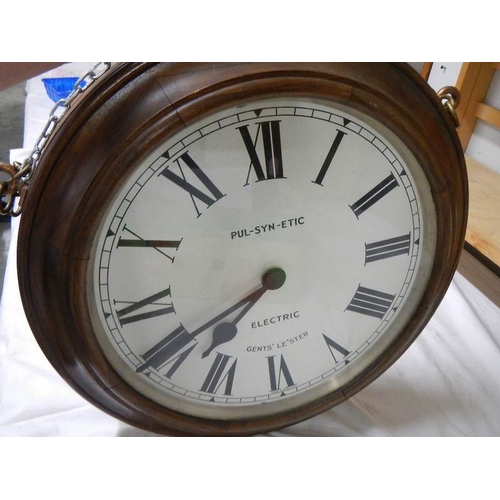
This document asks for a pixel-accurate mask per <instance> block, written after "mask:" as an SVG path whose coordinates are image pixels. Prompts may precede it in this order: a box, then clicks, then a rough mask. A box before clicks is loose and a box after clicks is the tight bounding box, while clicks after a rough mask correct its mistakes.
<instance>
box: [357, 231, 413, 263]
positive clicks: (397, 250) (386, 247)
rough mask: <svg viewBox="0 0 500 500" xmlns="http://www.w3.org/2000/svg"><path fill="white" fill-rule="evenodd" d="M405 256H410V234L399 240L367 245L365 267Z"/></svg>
mask: <svg viewBox="0 0 500 500" xmlns="http://www.w3.org/2000/svg"><path fill="white" fill-rule="evenodd" d="M405 254H406V255H409V254H410V233H408V234H404V235H403V236H398V237H397V238H389V239H388V240H381V241H376V242H375V243H365V265H366V264H368V263H370V262H375V261H377V260H381V259H389V258H391V257H395V256H396V255H405Z"/></svg>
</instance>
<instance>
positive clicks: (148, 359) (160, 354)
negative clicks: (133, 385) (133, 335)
mask: <svg viewBox="0 0 500 500" xmlns="http://www.w3.org/2000/svg"><path fill="white" fill-rule="evenodd" d="M192 342H194V336H193V335H192V334H191V333H189V332H188V331H187V330H186V329H185V328H184V327H183V326H182V324H181V325H180V326H179V327H178V328H176V329H175V330H174V331H173V332H172V333H170V334H169V335H167V336H166V337H165V338H164V339H163V340H160V342H158V343H157V344H155V345H154V346H153V347H152V348H151V349H149V351H147V352H145V353H144V354H143V355H142V358H143V359H144V361H145V362H144V364H142V365H141V366H140V367H139V368H137V370H136V371H137V372H138V373H141V372H143V371H144V370H146V369H148V368H155V369H159V368H160V367H161V366H162V365H164V364H165V363H167V361H169V362H174V366H173V367H172V368H171V369H170V371H169V372H168V373H167V376H170V375H172V374H173V373H174V372H175V370H176V369H177V368H178V367H179V365H180V364H181V363H182V362H183V361H184V360H185V359H186V357H187V356H188V354H189V353H190V352H191V351H192V350H193V348H194V346H195V345H194V344H192ZM189 344H191V345H189ZM188 346H189V347H188ZM169 374H170V375H169Z"/></svg>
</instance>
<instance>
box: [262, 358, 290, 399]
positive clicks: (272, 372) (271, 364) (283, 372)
mask: <svg viewBox="0 0 500 500" xmlns="http://www.w3.org/2000/svg"><path fill="white" fill-rule="evenodd" d="M275 358H276V356H268V357H267V364H268V368H269V381H270V383H271V391H276V390H278V389H281V384H282V382H283V381H284V382H285V384H286V386H285V388H287V387H291V386H293V385H295V383H294V381H293V379H292V376H291V374H290V370H289V369H288V366H287V364H286V362H285V358H284V357H283V354H282V355H281V358H280V365H279V368H277V367H276V364H275Z"/></svg>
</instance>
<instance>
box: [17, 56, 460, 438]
mask: <svg viewBox="0 0 500 500" xmlns="http://www.w3.org/2000/svg"><path fill="white" fill-rule="evenodd" d="M271 96H272V97H277V96H287V97H294V96H295V97H304V96H308V97H317V98H322V99H327V100H330V101H332V102H340V103H344V104H347V105H349V106H351V107H352V108H353V109H356V110H359V111H361V112H363V113H366V114H368V115H371V116H373V117H375V118H376V119H378V120H379V121H381V122H382V123H383V124H384V125H385V126H387V127H388V128H389V129H390V130H392V131H393V132H394V133H395V134H396V135H397V136H399V137H400V139H401V140H402V141H403V142H404V143H405V144H406V146H407V147H408V148H409V149H410V151H411V152H412V153H413V154H414V156H415V157H416V158H417V160H418V161H419V163H420V164H421V165H422V169H423V171H424V172H425V175H426V177H427V179H428V181H429V184H430V186H431V190H432V193H433V197H434V203H435V209H436V217H437V229H438V243H437V251H436V256H435V262H434V267H433V271H432V275H431V278H430V281H429V284H428V287H427V290H426V292H425V294H424V296H423V297H422V300H421V303H420V304H419V306H418V308H417V310H416V311H415V313H414V314H413V316H412V317H411V319H410V320H409V322H408V324H407V325H406V327H405V329H404V331H403V332H402V334H401V335H400V336H399V337H398V338H397V340H396V341H395V342H394V343H393V344H392V345H391V346H390V347H389V348H388V350H387V351H386V352H385V353H384V355H383V356H381V357H380V358H379V359H378V360H376V362H374V363H373V364H372V365H371V366H369V367H368V368H367V369H366V370H365V371H364V372H363V373H361V374H360V376H359V377H358V378H357V379H355V380H353V381H352V382H350V383H349V384H348V385H346V386H344V387H342V388H341V389H340V390H337V391H335V392H333V393H332V394H330V395H329V396H328V397H325V398H322V399H321V400H319V401H316V402H314V403H312V404H309V405H306V406H304V407H300V408H297V409H296V410H295V411H290V412H287V413H284V414H280V415H275V416H273V417H266V418H262V419H257V420H242V421H234V422H231V421H215V420H209V419H202V418H195V417H191V416H187V415H183V414H181V413H178V412H175V411H173V410H169V409H167V408H165V407H163V406H161V405H159V404H156V403H154V402H153V401H151V400H149V399H146V398H145V397H144V396H142V395H141V394H139V393H137V392H136V391H135V390H133V389H132V388H131V387H130V386H128V385H127V384H126V383H125V382H124V381H123V380H121V379H120V377H119V376H118V374H117V373H116V372H115V371H114V369H113V368H112V366H111V365H110V363H109V362H108V360H107V359H106V357H105V356H104V354H103V353H102V351H101V349H100V346H99V344H98V342H97V339H96V336H95V335H94V333H93V328H92V321H91V319H90V312H89V310H90V307H89V304H88V298H87V290H88V276H89V270H88V266H89V260H90V255H91V251H92V245H93V242H94V240H95V237H96V234H97V233H98V230H99V226H100V222H101V220H102V217H103V215H104V213H105V211H106V208H107V206H108V204H109V202H110V199H111V198H112V196H113V193H115V192H116V191H117V190H118V189H119V187H120V186H121V185H122V184H123V182H124V181H125V180H126V179H127V177H128V175H129V174H130V172H132V171H133V169H134V167H135V165H137V164H138V162H140V161H141V159H142V158H144V157H145V156H146V155H147V154H148V152H149V151H151V149H152V148H154V147H155V146H157V145H158V144H160V143H161V142H162V141H164V140H165V139H166V138H168V137H170V136H172V135H173V134H174V133H176V132H177V131H179V130H181V129H182V128H184V127H185V126H186V125H189V124H191V123H194V122H196V121H197V120H198V119H200V118H201V117H204V116H206V115H207V114H209V113H213V112H216V111H218V110H220V109H222V108H224V107H225V106H228V105H235V104H239V103H243V102H248V101H249V100H252V99H261V98H265V97H271ZM466 215H467V179H466V170H465V162H464V159H463V154H462V149H461V146H460V143H459V140H458V136H457V134H456V132H455V129H454V127H453V125H452V123H451V120H450V119H449V118H448V116H447V115H446V113H445V111H444V108H443V106H442V105H441V102H440V101H439V100H438V99H437V97H436V95H435V93H434V92H433V91H432V90H431V89H430V87H428V86H427V85H426V84H425V82H424V81H423V79H422V78H421V77H420V76H419V75H418V73H416V72H415V71H414V70H412V69H411V68H410V67H409V66H407V65H404V64H389V63H380V64H363V63H355V64H349V63H241V64H239V63H231V64H216V63H189V64H188V63H184V64H182V63H176V64H174V63H161V64H150V63H147V64H146V63H121V64H117V65H114V66H112V68H111V69H110V70H109V71H108V72H107V73H106V74H105V76H104V77H102V78H101V79H100V80H99V81H98V82H97V83H96V84H95V85H93V86H92V88H91V89H89V91H88V92H86V95H85V96H83V97H82V98H81V99H79V100H78V101H75V106H74V107H73V108H72V109H71V111H70V112H69V113H67V114H66V115H65V116H64V119H63V120H62V124H61V126H60V127H59V128H58V130H57V132H56V133H55V134H54V135H53V137H52V138H51V139H50V141H49V143H48V145H47V149H46V151H45V153H44V155H43V157H42V160H41V162H40V165H39V168H38V169H37V171H36V174H35V175H34V177H33V181H32V184H31V186H30V190H29V194H28V200H27V203H26V209H25V211H24V214H23V218H22V222H21V228H20V237H19V250H18V268H19V281H20V288H21V294H22V298H23V303H24V306H25V310H26V314H27V317H28V320H29V322H30V325H31V327H32V329H33V332H34V334H35V337H36V339H37V341H38V343H39V344H40V346H41V348H42V350H43V351H44V353H45V354H46V356H47V358H48V359H49V361H50V362H51V363H52V364H53V366H54V367H55V368H56V370H57V371H58V372H59V373H60V374H61V376H62V377H64V378H65V380H66V381H67V382H68V383H69V384H70V385H71V386H72V387H73V388H74V389H75V390H77V391H78V392H79V393H80V394H81V395H82V396H84V397H85V398H87V399H88V400H89V401H90V402H92V403H93V404H95V405H96V406H98V407H99V408H101V409H103V410H104V411H107V412H108V413H110V414H111V415H114V416H115V417H117V418H120V419H122V420H124V421H126V422H128V423H130V424H132V425H136V426H138V427H142V428H145V429H148V430H150V431H153V432H157V433H164V434H170V435H178V434H181V435H184V434H189V435H191V434H202V435H246V434H253V433H259V432H264V431H268V430H271V429H276V428H279V427H283V426H287V425H291V424H293V423H296V422H299V421H301V420H303V419H305V418H309V417H311V416H313V415H316V414H318V413H320V412H322V411H325V410H327V409H328V408H330V407H332V406H333V405H335V404H338V403H340V402H341V401H344V400H345V399H346V398H347V397H350V396H352V395H353V394H355V393H356V392H358V391H359V390H361V389H362V388H363V387H365V386H366V385H367V384H369V383H370V382H371V381H373V380H374V379H375V378H376V377H378V376H379V375H380V374H381V373H383V372H384V371H385V370H386V369H387V368H388V367H389V366H391V364H392V363H393V362H394V361H395V360H396V359H397V358H398V357H399V356H400V355H401V354H402V353H403V352H404V351H405V350H406V349H407V347H409V345H410V344H411V343H412V342H413V341H414V340H415V338H416V337H417V335H418V334H419V333H420V331H421V330H422V329H423V327H424V326H425V324H426V323H427V321H428V320H429V319H430V317H431V316H432V314H433V312H434V311H435V309H436V308H437V306H438V305H439V303H440V301H441V299H442V297H443V296H444V294H445V292H446V290H447V288H448V285H449V283H450V282H451V279H452V277H453V274H454V271H455V269H456V266H457V264H458V259H459V256H460V252H461V249H462V245H463V241H464V235H465V225H466Z"/></svg>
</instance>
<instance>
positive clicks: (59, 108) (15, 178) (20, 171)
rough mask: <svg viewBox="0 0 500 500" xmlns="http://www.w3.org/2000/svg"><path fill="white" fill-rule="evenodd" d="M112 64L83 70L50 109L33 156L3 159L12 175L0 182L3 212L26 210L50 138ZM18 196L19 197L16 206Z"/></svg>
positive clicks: (0, 211) (15, 213)
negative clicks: (32, 180) (31, 183)
mask: <svg viewBox="0 0 500 500" xmlns="http://www.w3.org/2000/svg"><path fill="white" fill-rule="evenodd" d="M110 66H111V63H109V62H100V63H97V64H96V65H94V66H93V67H92V68H91V69H90V70H89V71H87V72H86V73H85V74H83V75H82V76H81V77H80V78H79V79H78V80H77V81H76V83H75V85H74V86H73V89H72V90H71V92H70V94H69V95H68V97H66V98H65V99H60V100H59V101H57V102H56V104H55V105H54V107H53V108H52V110H51V111H50V113H49V118H48V120H47V123H46V125H45V127H44V128H43V131H42V133H41V134H40V137H39V138H38V140H37V141H36V143H35V146H34V148H33V150H32V151H31V153H30V154H29V156H28V157H27V158H26V159H25V160H24V161H23V163H19V162H14V163H13V164H12V165H8V164H5V163H0V172H4V173H7V174H8V175H9V176H10V179H9V180H7V181H5V182H2V183H1V184H0V215H11V216H12V217H17V216H18V215H21V212H22V202H23V201H24V197H25V195H26V191H27V187H28V182H29V180H30V178H31V176H32V174H33V172H34V170H35V168H36V166H37V164H38V161H39V160H40V157H41V155H42V153H43V150H44V148H45V145H46V144H47V141H48V140H49V138H50V137H51V135H52V134H53V133H54V130H55V128H56V125H57V124H58V123H59V121H61V119H62V117H63V116H64V115H65V114H66V113H67V111H68V110H69V109H70V107H71V105H72V103H73V101H74V100H75V99H76V98H77V97H78V96H79V95H80V94H81V93H83V92H85V91H86V90H87V89H88V88H89V87H90V86H91V85H92V84H93V83H94V82H95V81H96V80H97V79H98V78H100V77H101V76H102V75H103V74H104V73H105V72H106V71H107V70H108V69H109V68H110ZM16 198H19V200H18V204H17V208H15V201H16Z"/></svg>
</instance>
